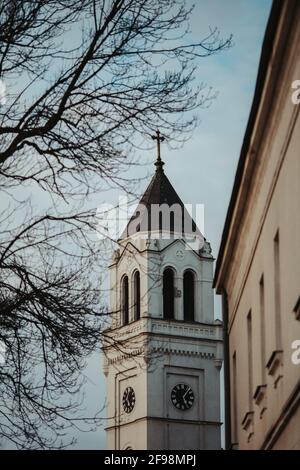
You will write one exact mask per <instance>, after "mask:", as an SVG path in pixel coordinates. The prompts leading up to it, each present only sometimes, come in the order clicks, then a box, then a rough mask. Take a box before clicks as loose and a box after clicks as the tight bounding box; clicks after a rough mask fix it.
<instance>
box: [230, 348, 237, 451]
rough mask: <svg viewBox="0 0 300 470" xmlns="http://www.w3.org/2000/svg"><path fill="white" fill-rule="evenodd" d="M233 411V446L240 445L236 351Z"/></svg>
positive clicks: (233, 364) (234, 354)
mask: <svg viewBox="0 0 300 470" xmlns="http://www.w3.org/2000/svg"><path fill="white" fill-rule="evenodd" d="M231 403H232V405H233V406H232V411H233V436H232V437H233V442H232V443H233V444H237V443H238V416H237V413H238V411H237V410H238V409H237V366H236V351H235V352H234V353H233V356H232V402H231Z"/></svg>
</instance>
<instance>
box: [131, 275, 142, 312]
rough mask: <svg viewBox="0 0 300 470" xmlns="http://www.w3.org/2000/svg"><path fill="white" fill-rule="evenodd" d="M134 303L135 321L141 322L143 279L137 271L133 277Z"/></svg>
mask: <svg viewBox="0 0 300 470" xmlns="http://www.w3.org/2000/svg"><path fill="white" fill-rule="evenodd" d="M133 301H134V304H133V308H134V320H139V319H140V318H141V279H140V272H139V271H135V273H134V275H133Z"/></svg>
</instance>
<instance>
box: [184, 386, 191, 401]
mask: <svg viewBox="0 0 300 470" xmlns="http://www.w3.org/2000/svg"><path fill="white" fill-rule="evenodd" d="M190 390H191V387H189V388H188V389H187V391H186V392H185V393H184V395H183V397H182V398H183V399H185V396H186V394H187V393H188V392H189V391H190Z"/></svg>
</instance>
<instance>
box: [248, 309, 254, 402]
mask: <svg viewBox="0 0 300 470" xmlns="http://www.w3.org/2000/svg"><path fill="white" fill-rule="evenodd" d="M247 343H248V345H247V346H248V393H249V395H248V402H249V411H252V397H253V356H252V354H253V353H252V314H251V310H250V312H249V313H248V315H247Z"/></svg>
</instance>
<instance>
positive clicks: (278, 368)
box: [266, 350, 283, 388]
mask: <svg viewBox="0 0 300 470" xmlns="http://www.w3.org/2000/svg"><path fill="white" fill-rule="evenodd" d="M282 366H283V351H282V350H275V351H273V352H272V354H271V356H270V359H269V360H268V362H267V365H266V367H267V370H268V374H269V375H271V376H272V377H273V379H274V388H276V387H277V384H278V382H279V381H280V379H281V378H282Z"/></svg>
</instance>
